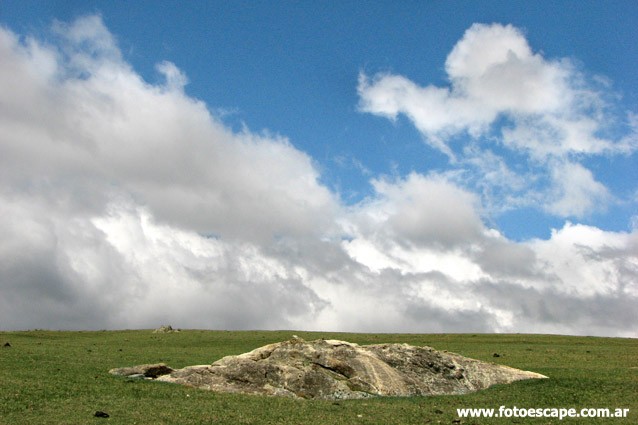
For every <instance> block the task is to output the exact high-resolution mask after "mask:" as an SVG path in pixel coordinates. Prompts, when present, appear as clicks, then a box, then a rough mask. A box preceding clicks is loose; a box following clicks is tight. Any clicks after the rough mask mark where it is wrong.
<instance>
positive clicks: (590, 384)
mask: <svg viewBox="0 0 638 425" xmlns="http://www.w3.org/2000/svg"><path fill="white" fill-rule="evenodd" d="M293 333H295V334H297V335H299V336H300V337H302V338H304V339H306V340H311V339H316V338H322V337H324V338H336V339H344V340H347V341H351V342H356V343H359V344H373V343H382V342H400V343H403V342H405V343H409V344H414V345H429V346H432V347H434V348H437V349H440V350H449V351H453V352H457V353H460V354H463V355H465V356H468V357H473V358H477V359H481V360H486V361H491V362H496V363H501V364H506V365H508V366H513V367H517V368H521V369H525V370H531V371H534V372H539V373H542V374H544V375H547V376H549V377H550V379H548V380H540V381H525V382H518V383H515V384H512V385H503V386H496V387H492V388H490V389H488V390H485V391H481V392H478V393H474V394H469V395H464V396H439V397H411V398H377V399H368V400H349V401H339V402H333V401H317V400H290V399H283V398H271V397H259V396H241V395H229V394H215V393H211V392H208V391H203V390H194V389H189V388H186V387H181V386H177V385H172V384H165V383H159V382H149V381H140V380H130V379H126V378H120V377H114V376H111V375H109V374H108V370H109V369H111V368H114V367H122V366H132V365H136V364H142V363H156V362H165V363H167V364H169V365H170V366H172V367H184V366H187V365H194V364H208V363H212V362H213V361H215V360H217V359H219V358H221V357H223V356H225V355H230V354H239V353H243V352H246V351H249V350H252V349H254V348H256V347H259V346H262V345H264V344H267V343H271V342H276V341H282V340H285V339H289V338H290V337H291V336H292V334H293ZM6 343H9V344H10V345H11V346H10V347H8V346H7V347H5V346H4V345H5V344H6ZM494 353H499V354H500V357H498V358H496V357H493V354H494ZM501 405H504V406H506V407H510V408H511V407H513V406H517V407H525V408H530V407H534V408H538V407H543V408H545V407H557V408H561V407H564V408H570V407H574V408H576V409H581V408H583V407H594V408H596V407H608V408H612V409H615V408H628V409H630V411H629V416H628V417H627V418H626V419H618V418H614V419H584V418H580V419H575V418H574V419H563V420H562V421H559V420H558V418H509V419H506V418H492V419H486V418H474V419H472V418H464V419H459V418H458V416H457V413H456V409H457V408H471V407H476V408H496V409H498V407H499V406H501ZM96 411H103V412H107V413H108V414H109V416H110V417H109V418H98V417H95V416H94V414H95V412H96ZM459 420H460V422H459ZM0 423H1V424H101V423H104V424H419V425H423V424H453V423H461V424H510V423H516V424H558V423H561V424H574V423H586V424H609V423H611V424H616V423H617V424H636V423H638V340H636V339H619V338H591V337H566V336H547V335H492V334H490V335H483V334H478V335H469V334H468V335H449V334H446V335H436V334H435V335H420V334H334V333H307V332H291V331H277V332H262V331H259V332H226V331H199V330H192V331H182V332H179V333H166V334H154V333H152V332H151V331H149V330H140V331H102V332H51V331H28V332H0Z"/></svg>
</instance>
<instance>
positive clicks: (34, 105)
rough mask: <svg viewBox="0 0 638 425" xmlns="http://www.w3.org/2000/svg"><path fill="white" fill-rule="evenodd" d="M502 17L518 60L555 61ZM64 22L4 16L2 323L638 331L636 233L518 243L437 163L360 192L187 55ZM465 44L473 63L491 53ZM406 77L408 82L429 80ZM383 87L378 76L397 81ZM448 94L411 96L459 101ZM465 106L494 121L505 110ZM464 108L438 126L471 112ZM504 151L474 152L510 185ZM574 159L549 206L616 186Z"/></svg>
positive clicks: (582, 233)
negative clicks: (192, 67)
mask: <svg viewBox="0 0 638 425" xmlns="http://www.w3.org/2000/svg"><path fill="white" fill-rule="evenodd" d="M479 29H480V28H479ZM475 30H476V29H475ZM501 30H502V31H504V34H505V35H509V36H510V37H511V39H512V40H513V41H515V42H516V43H514V44H513V45H512V46H511V47H510V48H511V49H513V50H514V51H517V52H518V53H517V54H518V58H519V60H521V58H522V59H525V60H529V61H532V62H533V61H540V59H538V58H536V56H534V55H533V54H531V56H529V54H528V53H529V52H527V51H526V50H525V48H524V47H525V46H526V44H521V40H520V38H517V37H518V36H517V32H516V31H515V30H513V29H512V28H503V29H501ZM55 31H56V32H57V38H56V39H55V44H46V43H44V42H41V41H37V40H35V39H21V38H19V37H18V36H16V35H15V34H13V33H12V32H11V31H9V30H8V29H5V28H2V29H0V64H1V65H0V216H2V218H3V219H2V220H1V221H0V235H1V237H0V294H1V296H0V323H2V326H3V328H6V329H18V328H34V327H51V328H74V329H77V328H83V329H86V328H93V329H94V328H122V327H128V328H136V327H155V326H158V325H159V324H162V323H171V324H173V325H174V326H179V327H205V328H224V329H238V328H244V329H245V328H270V329H272V328H298V329H317V330H350V331H375V332H379V331H388V332H390V331H413V332H428V331H441V332H450V331H485V332H491V331H529V332H553V331H559V332H565V333H596V334H601V335H633V336H636V334H635V329H633V327H632V324H633V323H635V322H636V319H637V318H636V313H635V308H630V307H633V306H635V303H636V301H637V298H638V293H637V292H638V290H637V289H636V281H635V276H636V273H637V265H636V262H635V258H636V253H637V252H636V247H637V246H638V244H637V240H638V239H637V236H636V231H635V229H634V231H633V232H632V233H612V232H605V231H602V230H600V229H596V228H593V227H584V226H579V225H569V224H568V225H566V226H565V227H564V228H563V229H561V230H558V231H555V232H554V234H553V236H552V238H551V239H549V240H547V241H531V242H527V243H515V242H512V241H509V240H507V239H506V238H504V237H503V236H501V235H500V234H499V233H498V232H496V231H495V230H493V229H489V228H487V227H486V226H485V224H484V223H483V221H482V219H481V211H482V207H481V205H480V198H479V197H477V196H476V195H474V194H472V192H470V191H469V190H467V189H464V188H462V187H460V186H459V184H458V182H457V183H455V180H453V179H452V178H450V177H449V176H448V177H447V178H446V177H445V176H444V175H436V174H431V175H427V176H424V175H420V174H418V173H412V174H410V175H408V176H406V177H403V178H396V179H389V178H381V177H378V178H374V179H373V180H372V181H371V183H372V185H373V187H374V189H375V193H374V194H373V195H372V196H371V197H370V198H369V199H366V200H365V201H363V202H361V203H359V204H356V205H352V206H349V207H346V206H344V205H342V204H341V203H340V201H339V199H338V196H337V195H336V194H334V193H331V192H330V191H329V190H328V189H327V188H326V187H324V186H322V185H321V184H320V183H319V182H318V178H319V174H318V171H317V170H316V168H315V166H314V164H313V160H312V158H310V157H309V156H308V155H306V154H305V153H303V152H300V151H299V150H297V149H296V148H295V147H294V146H293V145H292V144H291V143H290V142H289V141H288V140H287V139H285V138H284V137H275V136H268V135H263V134H255V133H252V132H250V131H248V130H244V131H243V132H239V133H237V132H233V131H231V130H229V129H228V128H226V127H225V126H224V125H223V123H221V122H220V121H218V120H217V119H215V117H214V116H213V115H211V114H210V113H209V111H208V108H207V105H205V104H204V103H203V102H201V101H199V100H197V99H193V98H191V97H189V96H188V95H187V94H186V93H185V92H184V90H183V87H184V85H185V84H186V83H187V77H186V76H185V74H184V73H183V72H182V71H181V70H179V68H178V67H177V66H176V65H174V64H172V63H169V62H162V63H160V65H158V71H159V72H161V73H163V74H164V76H165V77H166V81H165V82H164V83H162V84H158V85H153V84H150V83H148V82H145V81H144V80H143V79H142V78H141V77H140V76H139V75H138V74H137V73H136V72H135V71H134V70H133V69H131V67H130V65H129V64H127V63H126V61H125V60H124V59H123V58H122V55H121V53H120V52H119V49H118V48H117V43H116V40H115V38H114V37H113V35H111V34H110V32H109V31H108V29H106V28H105V27H104V25H103V23H102V21H101V19H100V18H99V17H86V18H81V19H79V20H77V21H75V22H74V23H72V24H63V23H57V24H55ZM477 31H478V30H477ZM479 35H480V34H479ZM468 37H469V36H468ZM470 41H471V40H470ZM470 41H467V42H468V43H470ZM517 43H518V44H517ZM517 49H518V50H517ZM526 52H527V53H526ZM462 53H463V52H461V53H459V54H458V58H455V59H454V61H452V62H453V63H452V65H450V66H451V67H452V68H453V71H452V72H453V73H456V74H455V75H466V74H467V72H468V71H467V70H465V71H464V68H463V66H466V67H467V66H469V65H467V64H469V63H470V62H472V61H477V60H481V59H480V58H473V57H463V54H462ZM465 54H466V55H467V53H465ZM526 55H527V56H526ZM534 58H536V59H534ZM490 60H491V61H492V62H493V61H499V60H501V61H502V60H503V59H502V58H501V59H499V58H498V57H496V58H492V59H490ZM505 60H506V61H507V60H509V59H507V57H506V59H505ZM508 66H509V65H508ZM512 66H513V65H512ZM464 72H465V74H463V73H464ZM521 72H522V71H521ZM539 72H540V71H539ZM468 75H469V74H468ZM534 75H536V74H534ZM459 78H460V77H459ZM472 78H474V77H472ZM539 78H540V77H539ZM386 81H390V82H392V80H386ZM406 81H407V80H403V81H402V80H397V81H395V82H394V83H392V84H395V86H396V87H394V88H392V87H391V90H403V89H401V88H400V86H401V85H402V84H404V85H405V87H406V89H405V90H407V91H410V90H413V89H414V87H413V86H412V85H410V84H406ZM368 83H369V82H368ZM368 83H365V82H364V83H362V85H360V89H361V88H368V89H370V90H372V89H373V88H375V87H376V88H383V85H379V86H376V85H375V84H371V85H369V86H366V84H368ZM392 84H391V85H392ZM397 87H399V88H398V89H397ZM437 90H438V89H436V88H434V89H433V90H430V91H432V93H431V94H427V93H426V94H423V93H420V94H419V93H417V94H416V95H415V97H414V99H413V100H411V102H414V103H415V104H417V103H419V102H420V100H419V96H426V97H427V96H434V97H433V98H436V97H437V96H443V98H445V97H446V96H447V97H448V100H445V101H444V102H448V107H450V108H455V107H456V106H455V105H456V104H458V103H459V101H460V100H459V99H457V98H454V96H457V97H458V95H457V94H456V93H452V94H450V92H449V90H447V89H441V90H442V91H440V92H439V93H437ZM466 90H469V91H472V90H476V88H472V87H470V86H467V87H466ZM426 92H427V90H426ZM370 93H373V91H371V92H370ZM473 96H478V94H477V95H473ZM453 98H454V99H453ZM461 100H462V99H461ZM433 102H438V101H433ZM463 102H465V101H464V100H463V101H462V102H460V103H463ZM494 102H495V105H496V106H493V109H498V108H501V107H502V106H499V105H503V104H505V103H507V102H511V101H510V100H508V99H506V98H505V97H504V98H502V99H500V100H498V101H497V100H494ZM408 103H409V102H408ZM463 104H464V105H466V106H467V105H470V103H463ZM371 105H372V104H371ZM404 106H405V105H403V106H401V105H399V106H397V107H395V106H393V105H392V104H388V105H385V106H383V105H381V106H378V110H379V111H387V115H389V116H393V114H394V115H396V114H397V113H402V112H401V110H402V109H401V108H404ZM519 106H520V108H522V109H524V108H528V109H529V108H537V107H538V106H537V105H536V106H535V105H534V104H533V102H532V101H531V100H525V103H524V105H522V106H521V105H519ZM415 107H416V106H415ZM512 107H513V106H512ZM393 108H394V109H393ZM397 108H398V109H397ZM488 109H489V108H488ZM393 111H395V112H393ZM488 112H489V111H488ZM419 113H420V112H418V111H416V112H415V117H416V116H418V115H419ZM489 113H492V112H489ZM463 114H466V115H467V116H468V117H470V118H472V120H470V121H472V123H473V124H471V126H474V124H476V126H477V127H476V128H477V129H479V128H481V127H482V126H483V125H484V124H485V123H486V122H487V121H486V119H487V118H484V117H478V118H477V116H471V115H470V114H471V112H470V109H467V111H465V112H463ZM449 118H450V117H449V116H448V115H446V113H445V112H444V113H442V114H441V116H440V118H437V119H435V120H433V121H431V122H429V123H426V124H425V125H426V127H427V126H430V127H431V128H432V129H434V130H432V131H433V132H439V131H443V130H442V129H445V131H448V130H449V129H450V128H456V127H454V124H453V123H451V121H450V123H451V124H450V123H448V121H447V120H449ZM437 120H438V121H437ZM470 121H467V122H470ZM441 123H443V124H441ZM464 125H465V124H464ZM459 128H460V127H459ZM468 128H469V127H468ZM454 131H456V130H454ZM477 131H478V130H477ZM442 146H444V145H442ZM494 155H495V156H494V157H493V158H492V159H491V160H487V159H486V158H487V157H481V158H478V159H477V160H476V161H474V166H476V167H478V168H480V169H483V170H492V171H491V172H492V173H493V174H490V177H489V178H490V179H491V180H493V181H494V182H496V181H498V180H499V176H502V175H507V174H508V173H509V174H511V175H512V176H514V175H516V174H515V172H514V171H513V170H512V169H511V168H510V167H508V164H506V163H504V162H500V161H498V157H497V156H496V154H494ZM467 158H470V155H468V156H467ZM467 158H465V159H466V160H467ZM467 162H468V163H469V162H470V161H469V160H467ZM556 164H559V162H556ZM560 164H561V167H562V168H561V167H558V166H557V167H556V178H555V179H556V181H564V182H565V184H566V185H567V184H569V185H570V187H572V186H573V187H576V188H579V191H576V192H570V191H567V190H565V191H563V192H557V193H556V197H555V204H550V206H551V205H553V208H557V209H560V210H570V211H572V212H573V211H581V210H585V209H587V208H590V207H591V204H588V203H587V202H588V199H591V198H592V197H593V198H596V197H599V198H600V197H604V196H605V192H604V188H602V189H601V186H597V184H596V182H595V180H594V178H593V176H592V175H591V173H589V172H588V171H587V170H586V169H584V168H582V167H581V166H580V165H579V164H577V163H574V162H563V163H560ZM561 173H562V174H561ZM524 180H525V177H519V179H518V180H516V181H515V182H514V183H512V185H513V187H514V188H515V189H514V190H520V186H522V185H523V183H522V182H523V181H524ZM557 184H558V183H557ZM557 187H558V186H557ZM565 187H567V186H565ZM592 190H593V193H591V192H592ZM573 266H575V267H573Z"/></svg>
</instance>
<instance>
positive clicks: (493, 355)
mask: <svg viewBox="0 0 638 425" xmlns="http://www.w3.org/2000/svg"><path fill="white" fill-rule="evenodd" d="M492 357H501V355H500V354H498V353H494V354H492Z"/></svg>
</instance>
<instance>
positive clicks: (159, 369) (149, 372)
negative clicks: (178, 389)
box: [109, 363, 174, 379]
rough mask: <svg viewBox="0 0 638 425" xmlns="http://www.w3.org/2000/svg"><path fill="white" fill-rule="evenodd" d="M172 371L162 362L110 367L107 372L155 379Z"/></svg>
mask: <svg viewBox="0 0 638 425" xmlns="http://www.w3.org/2000/svg"><path fill="white" fill-rule="evenodd" d="M173 371H174V370H173V369H172V368H170V367H168V366H166V365H165V364H164V363H155V364H143V365H139V366H133V367H121V368H116V369H111V370H110V371H109V373H110V374H111V375H118V376H126V377H129V378H148V379H156V378H158V377H160V376H162V375H168V374H169V373H171V372H173Z"/></svg>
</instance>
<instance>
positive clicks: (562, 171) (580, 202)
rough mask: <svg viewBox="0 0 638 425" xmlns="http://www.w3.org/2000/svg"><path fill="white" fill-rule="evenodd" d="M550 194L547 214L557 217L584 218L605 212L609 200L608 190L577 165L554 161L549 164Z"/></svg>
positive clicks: (586, 170) (587, 171) (546, 206)
mask: <svg viewBox="0 0 638 425" xmlns="http://www.w3.org/2000/svg"><path fill="white" fill-rule="evenodd" d="M550 168H551V173H552V174H551V176H552V180H553V184H552V187H553V188H554V189H553V193H552V195H551V197H550V199H549V203H548V204H546V205H545V208H546V209H547V211H549V212H551V213H554V214H556V215H560V216H574V217H583V216H585V215H587V214H589V213H591V212H593V211H598V210H601V209H604V208H605V206H606V205H607V203H608V200H609V199H610V197H611V196H610V194H609V191H608V190H607V188H606V187H605V186H604V185H603V184H602V183H600V182H597V181H596V180H595V179H594V176H593V175H592V173H591V171H589V170H588V169H586V168H585V167H583V166H582V165H580V164H575V163H570V162H556V163H552V165H551V167H550Z"/></svg>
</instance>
